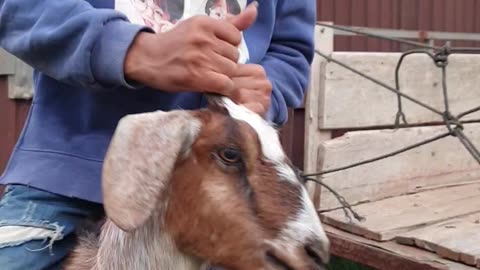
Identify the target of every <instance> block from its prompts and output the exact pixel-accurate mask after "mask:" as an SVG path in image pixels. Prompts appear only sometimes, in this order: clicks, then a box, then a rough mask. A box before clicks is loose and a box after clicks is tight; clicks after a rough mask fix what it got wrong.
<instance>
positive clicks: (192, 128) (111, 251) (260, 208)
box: [65, 99, 329, 270]
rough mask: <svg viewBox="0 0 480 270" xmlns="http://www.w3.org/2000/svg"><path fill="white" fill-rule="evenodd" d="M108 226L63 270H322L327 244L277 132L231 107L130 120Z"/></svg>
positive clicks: (109, 164) (120, 146)
mask: <svg viewBox="0 0 480 270" xmlns="http://www.w3.org/2000/svg"><path fill="white" fill-rule="evenodd" d="M103 192H104V207H105V210H106V215H107V217H108V218H107V219H106V221H105V222H104V224H103V225H102V227H101V230H100V232H99V234H95V233H93V232H92V233H90V234H89V235H87V237H84V238H83V239H82V240H81V241H80V242H79V244H78V246H77V247H76V248H75V249H74V251H73V252H72V255H71V257H70V258H69V259H68V260H67V262H66V264H65V269H66V270H93V269H95V270H122V269H125V270H127V269H128V270H193V269H202V267H205V265H209V264H210V265H216V266H221V267H223V268H226V269H232V270H237V269H238V270H252V269H253V270H255V269H292V270H303V269H305V270H307V269H323V265H324V264H325V263H326V262H327V261H328V257H329V255H328V253H329V241H328V239H327V237H326V234H325V232H324V231H323V229H322V226H321V223H320V220H319V218H318V216H317V214H316V211H315V209H314V207H313V204H312V203H311V201H310V199H309V197H308V195H307V192H306V190H305V188H304V186H303V184H302V182H301V181H300V180H299V178H298V177H297V175H296V174H295V172H294V170H293V169H292V167H291V166H290V165H289V161H288V160H287V157H286V156H285V154H284V152H283V149H282V147H281V145H280V141H279V137H278V134H277V133H276V131H275V130H274V128H273V127H272V126H271V125H269V124H268V123H267V122H265V121H264V120H263V119H262V118H261V117H260V116H259V115H257V114H254V113H252V112H251V111H249V110H247V109H246V108H244V107H243V106H238V105H236V104H234V103H233V102H231V101H230V100H229V99H222V100H221V101H220V102H218V103H217V106H214V107H211V108H209V109H203V110H196V111H183V110H179V111H171V112H162V111H157V112H152V113H143V114H137V115H129V116H126V117H125V118H123V119H122V120H121V121H120V123H119V125H118V127H117V129H116V131H115V134H114V137H113V139H112V142H111V144H110V147H109V149H108V152H107V156H106V159H105V163H104V171H103Z"/></svg>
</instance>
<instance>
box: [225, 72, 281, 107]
mask: <svg viewBox="0 0 480 270" xmlns="http://www.w3.org/2000/svg"><path fill="white" fill-rule="evenodd" d="M232 79H233V84H234V93H233V95H232V100H233V101H234V102H235V103H237V104H242V105H244V106H245V107H247V108H249V109H250V110H252V111H254V112H256V113H258V114H260V115H262V116H264V115H265V113H266V112H267V111H268V108H269V107H270V97H271V94H272V83H271V82H270V81H269V80H268V78H267V75H266V73H265V70H264V69H263V67H262V66H260V65H256V64H244V65H239V66H238V68H237V70H236V71H235V74H234V76H233V78H232Z"/></svg>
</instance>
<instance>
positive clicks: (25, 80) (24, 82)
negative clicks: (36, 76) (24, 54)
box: [8, 59, 33, 99]
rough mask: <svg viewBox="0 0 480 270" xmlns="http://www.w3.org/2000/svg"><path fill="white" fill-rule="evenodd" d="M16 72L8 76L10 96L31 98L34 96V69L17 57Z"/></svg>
mask: <svg viewBox="0 0 480 270" xmlns="http://www.w3.org/2000/svg"><path fill="white" fill-rule="evenodd" d="M15 61H16V64H15V74H14V75H10V76H8V97H9V98H10V99H31V98H32V97H33V69H32V67H30V66H29V65H27V64H25V63H24V62H22V61H20V60H18V59H16V60H15Z"/></svg>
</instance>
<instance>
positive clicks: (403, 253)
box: [325, 225, 475, 270]
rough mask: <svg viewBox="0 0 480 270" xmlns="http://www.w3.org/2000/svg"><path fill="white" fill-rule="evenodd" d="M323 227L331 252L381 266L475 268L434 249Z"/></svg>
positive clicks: (389, 269) (399, 269) (390, 269)
mask: <svg viewBox="0 0 480 270" xmlns="http://www.w3.org/2000/svg"><path fill="white" fill-rule="evenodd" d="M325 231H326V232H327V235H328V238H329V239H330V241H331V251H332V254H334V255H336V256H340V257H343V258H346V259H348V260H352V261H354V262H357V263H361V264H364V265H367V266H370V267H374V268H375V269H382V270H417V269H418V270H474V269H475V268H474V267H471V266H468V265H465V264H461V263H458V262H454V261H451V260H447V259H443V258H441V257H440V256H438V255H437V254H435V253H432V252H428V251H425V250H422V249H418V248H415V247H410V246H406V245H401V244H398V243H396V242H394V241H388V242H376V241H373V240H369V239H366V238H363V237H361V236H357V235H354V234H351V233H348V232H345V231H342V230H339V229H337V228H334V227H332V226H329V225H325Z"/></svg>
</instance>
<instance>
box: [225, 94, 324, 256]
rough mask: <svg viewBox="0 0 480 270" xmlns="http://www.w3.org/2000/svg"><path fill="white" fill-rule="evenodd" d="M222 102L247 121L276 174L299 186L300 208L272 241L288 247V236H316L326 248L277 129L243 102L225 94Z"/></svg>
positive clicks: (301, 239) (233, 114) (299, 241)
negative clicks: (287, 158)
mask: <svg viewBox="0 0 480 270" xmlns="http://www.w3.org/2000/svg"><path fill="white" fill-rule="evenodd" d="M223 106H224V107H225V108H226V109H227V110H228V112H229V114H230V116H231V117H232V118H234V119H237V120H240V121H243V122H245V123H247V124H248V125H250V126H251V127H252V128H253V129H254V130H255V132H256V133H257V135H258V139H259V141H260V145H261V148H262V153H263V155H264V157H265V158H266V159H267V160H269V161H271V162H272V163H273V164H274V166H275V169H276V170H277V173H278V175H279V176H280V178H281V179H284V180H287V181H290V182H292V183H295V184H298V185H300V186H301V190H302V194H301V196H302V202H303V209H301V210H300V211H299V212H298V214H297V216H296V217H294V218H293V219H291V220H290V221H289V222H288V223H287V225H286V227H285V229H284V230H283V231H282V233H281V236H280V237H279V238H278V239H277V243H276V244H278V245H281V246H283V247H285V248H288V246H289V245H291V244H289V243H291V241H292V240H293V241H295V242H297V244H305V243H306V242H307V241H309V240H313V239H317V240H320V241H321V242H322V243H324V245H325V247H324V249H325V250H328V246H329V240H328V238H327V235H326V234H325V231H324V230H323V228H322V225H321V223H320V220H319V218H318V215H317V213H316V211H315V207H314V205H313V203H312V201H311V200H310V198H309V196H308V193H307V191H306V189H305V188H304V186H303V185H301V184H300V182H299V181H298V178H297V176H296V174H295V172H294V171H293V169H292V168H291V167H290V166H289V165H288V164H287V163H286V162H285V160H286V155H285V153H284V152H283V148H282V145H281V143H280V139H279V136H278V133H277V132H276V131H275V129H274V128H273V127H272V126H271V125H269V124H268V123H267V122H266V121H265V120H264V119H263V118H262V117H260V115H258V114H256V113H254V112H252V111H250V110H249V109H247V108H246V107H245V106H241V105H237V104H235V103H234V102H233V101H231V100H230V99H228V98H223Z"/></svg>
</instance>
